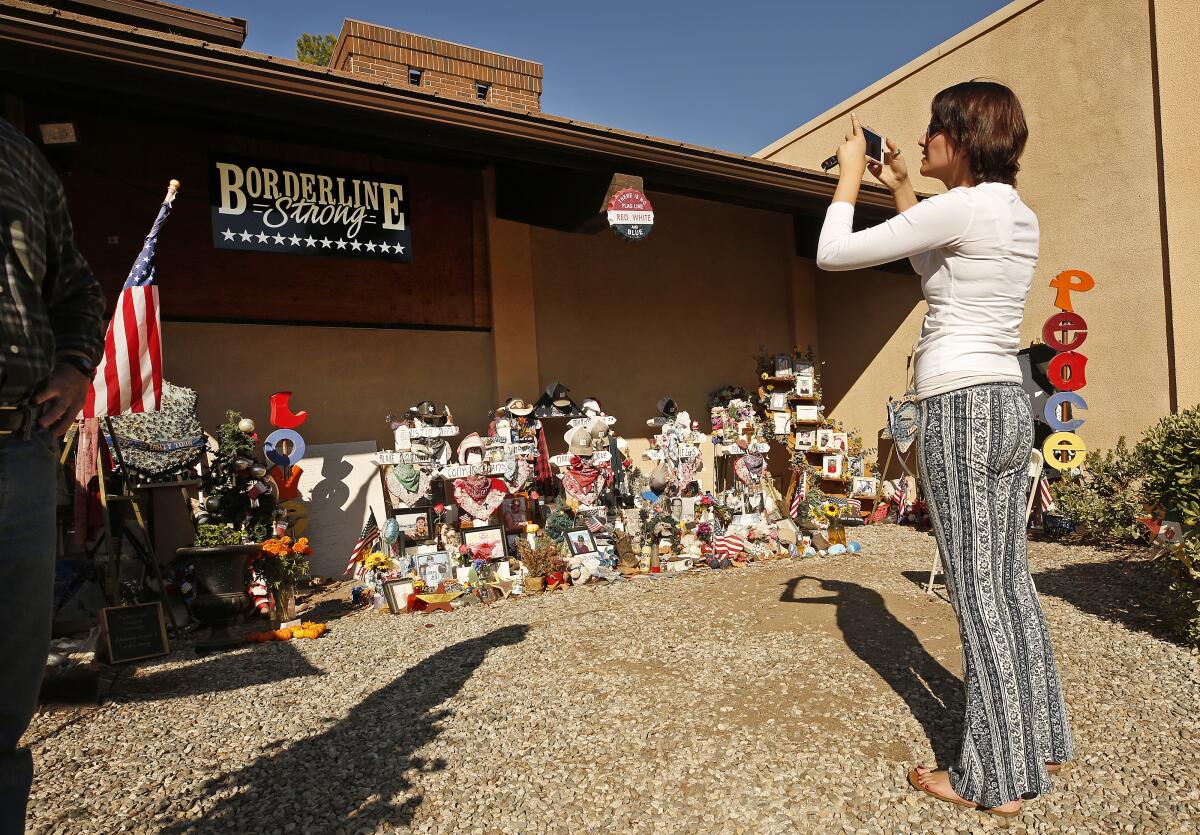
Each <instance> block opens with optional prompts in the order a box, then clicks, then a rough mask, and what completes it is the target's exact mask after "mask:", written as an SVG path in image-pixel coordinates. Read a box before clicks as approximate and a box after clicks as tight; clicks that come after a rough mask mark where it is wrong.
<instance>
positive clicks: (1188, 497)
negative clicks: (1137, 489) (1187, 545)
mask: <svg viewBox="0 0 1200 835" xmlns="http://www.w3.org/2000/svg"><path fill="white" fill-rule="evenodd" d="M1137 455H1138V456H1139V457H1140V458H1141V461H1142V468H1143V476H1144V477H1143V481H1142V497H1143V498H1144V499H1145V500H1146V504H1148V505H1150V506H1151V507H1158V508H1163V509H1164V510H1175V511H1176V512H1178V513H1179V521H1180V522H1181V523H1182V524H1183V529H1184V532H1185V533H1186V532H1188V531H1192V532H1196V533H1200V405H1197V406H1193V407H1192V408H1190V409H1188V410H1187V411H1184V412H1180V413H1179V414H1177V415H1167V416H1166V417H1165V418H1163V419H1162V420H1160V421H1159V422H1158V423H1156V424H1155V425H1154V426H1152V427H1150V429H1148V430H1147V431H1146V434H1145V435H1144V436H1143V437H1142V441H1141V443H1139V444H1138V445H1137Z"/></svg>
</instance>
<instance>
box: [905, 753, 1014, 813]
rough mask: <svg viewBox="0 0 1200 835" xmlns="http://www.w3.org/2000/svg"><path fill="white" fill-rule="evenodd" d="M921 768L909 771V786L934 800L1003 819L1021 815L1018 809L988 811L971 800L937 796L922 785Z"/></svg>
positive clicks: (933, 769)
mask: <svg viewBox="0 0 1200 835" xmlns="http://www.w3.org/2000/svg"><path fill="white" fill-rule="evenodd" d="M921 767H922V766H919V765H918V766H914V767H913V768H911V769H909V771H908V784H909V785H910V786H912V787H913V788H914V789H916V790H917V791H919V792H924V793H925V794H927V795H929V796H930V797H932V798H934V799H935V800H941V801H942V802H944V803H953V804H955V805H956V806H962V807H964V808H966V809H973V810H974V811H976V812H984V813H986V814H989V815H999V816H1000V817H1002V818H1015V817H1017V816H1018V815H1020V814H1021V810H1020V809H1017V810H1016V811H1015V812H1001V811H1000V810H999V809H988V808H986V807H983V806H980V805H979V804H978V803H974V802H972V801H970V800H963V799H962V798H961V797H942V796H941V795H940V794H935V793H933V792H931V791H930V790H929V789H927V788H925V787H924V786H922V785H921V775H920V774H919V773H918V772H917V769H918V768H921ZM940 770H942V769H936V768H931V769H930V771H940Z"/></svg>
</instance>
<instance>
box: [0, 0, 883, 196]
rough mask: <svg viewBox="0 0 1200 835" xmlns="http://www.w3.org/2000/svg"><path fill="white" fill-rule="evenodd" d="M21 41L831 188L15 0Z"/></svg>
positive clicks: (781, 186)
mask: <svg viewBox="0 0 1200 835" xmlns="http://www.w3.org/2000/svg"><path fill="white" fill-rule="evenodd" d="M4 41H8V42H12V43H19V44H24V45H26V46H30V47H35V48H37V49H42V50H51V51H54V52H57V53H60V54H69V55H73V56H77V57H81V58H84V59H86V60H89V61H101V62H110V63H117V64H123V65H127V66H134V67H138V68H141V69H146V70H151V71H155V72H161V73H165V74H170V75H175V76H184V77H189V78H193V79H202V80H204V81H207V82H212V83H216V84H223V85H233V86H236V87H238V88H240V89H244V90H253V91H260V92H264V93H269V94H272V95H279V96H286V97H290V98H291V99H293V100H296V101H298V102H300V101H307V102H311V103H321V104H323V105H328V104H331V103H332V104H337V105H340V106H344V107H347V108H350V109H353V110H358V111H361V112H363V113H372V114H376V115H379V114H384V115H387V116H389V117H396V118H400V119H403V120H405V121H406V122H409V123H415V124H420V125H424V126H428V127H443V128H452V129H454V130H458V131H466V132H470V133H472V134H475V135H478V136H479V137H481V138H489V137H491V138H496V139H504V140H505V141H507V142H512V141H514V140H516V141H518V142H521V143H529V144H531V145H535V146H538V147H541V148H545V149H547V150H553V149H558V150H563V151H569V152H571V153H574V154H585V155H595V156H598V157H603V158H606V159H610V160H621V161H626V162H628V163H629V164H630V167H633V168H650V169H653V170H659V171H664V172H674V173H677V174H681V175H686V176H688V177H689V178H690V179H691V180H692V181H693V182H704V183H707V184H708V185H709V186H711V187H712V189H713V193H714V194H721V193H725V192H728V191H730V190H731V189H732V190H734V191H736V190H738V189H746V190H748V191H750V192H753V193H755V194H756V195H758V196H760V197H761V195H763V194H769V195H771V198H772V200H771V202H772V203H778V206H779V208H780V209H781V210H788V209H789V208H801V207H802V206H805V207H808V208H811V204H812V203H813V201H814V200H821V199H824V200H828V199H829V198H830V197H831V196H832V194H833V190H834V186H835V183H834V182H833V181H832V180H831V179H830V178H829V177H827V176H825V175H823V174H821V173H818V172H814V171H808V170H805V169H801V168H796V167H794V166H790V165H786V164H782V163H778V162H773V161H769V160H763V159H759V158H755V157H750V156H745V155H741V154H735V153H729V152H725V151H718V150H715V149H712V148H704V147H701V146H696V145H690V144H688V143H685V142H679V141H674V140H669V139H662V138H658V137H652V136H649V135H645V134H637V133H632V132H628V131H622V130H617V129H614V128H609V127H605V126H602V125H592V124H589V123H585V122H579V121H575V120H572V119H566V118H563V117H559V116H553V115H550V114H546V113H530V114H520V113H511V112H507V111H503V110H499V109H497V108H494V107H489V106H487V105H476V104H474V103H472V102H465V101H464V102H457V101H449V100H447V99H444V98H439V97H437V96H434V95H430V94H428V93H426V92H418V91H413V90H406V89H403V88H401V87H395V86H389V85H387V84H386V83H381V82H375V81H372V80H368V79H364V78H362V77H360V76H357V75H355V74H354V73H350V72H342V71H337V70H332V69H329V68H324V67H315V66H311V65H307V64H302V63H300V62H297V61H292V60H288V59H283V58H276V57H273V56H269V55H263V54H260V53H255V52H250V51H248V50H244V49H238V48H234V47H228V46H222V45H219V44H213V43H207V42H204V41H199V40H195V39H193V38H187V37H183V36H178V35H171V34H166V33H161V32H157V31H152V30H146V29H140V28H138V27H135V26H129V25H124V24H118V23H113V22H111V21H107V20H99V19H96V18H89V17H86V16H82V15H77V14H73V13H68V12H63V11H61V10H58V9H53V8H50V7H46V6H41V5H38V4H35V3H28V2H22V0H6V2H5V4H4V5H3V6H0V42H4ZM860 202H861V203H863V204H864V205H866V206H872V207H876V208H881V209H882V208H890V207H891V206H892V200H891V196H890V194H888V192H887V191H886V190H885V189H882V188H877V187H874V186H870V185H867V186H864V188H863V190H862V193H861V196H860Z"/></svg>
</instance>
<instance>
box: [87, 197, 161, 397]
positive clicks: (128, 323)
mask: <svg viewBox="0 0 1200 835" xmlns="http://www.w3.org/2000/svg"><path fill="white" fill-rule="evenodd" d="M178 191H179V181H178V180H172V181H171V185H170V186H169V187H168V188H167V196H166V197H165V198H163V203H162V206H160V207H159V209H158V217H156V218H155V219H154V225H153V226H151V227H150V234H149V235H147V236H146V241H145V243H143V244H142V251H141V252H140V253H138V257H137V260H136V261H134V262H133V267H131V268H130V270H129V276H128V277H127V278H126V279H125V286H124V287H122V288H121V295H119V296H117V306H116V310H115V311H114V312H113V317H112V321H110V322H109V323H108V334H107V335H106V336H105V338H104V356H103V357H101V358H100V364H99V365H97V366H96V376H95V377H94V378H93V379H92V388H91V390H90V391H89V392H88V396H87V400H85V401H84V404H83V411H82V412H81V416H82V417H84V418H94V417H110V416H113V415H123V414H127V413H131V412H157V411H158V407H159V405H160V404H161V402H162V384H163V372H162V336H161V334H162V326H161V323H160V321H159V315H158V285H157V284H156V283H155V279H156V278H157V277H158V275H157V272H156V270H155V266H154V247H155V246H156V245H157V244H158V233H159V231H160V230H161V229H162V225H163V223H164V222H165V221H166V219H167V215H169V214H170V213H171V205H172V204H173V203H174V202H175V195H176V193H177V192H178Z"/></svg>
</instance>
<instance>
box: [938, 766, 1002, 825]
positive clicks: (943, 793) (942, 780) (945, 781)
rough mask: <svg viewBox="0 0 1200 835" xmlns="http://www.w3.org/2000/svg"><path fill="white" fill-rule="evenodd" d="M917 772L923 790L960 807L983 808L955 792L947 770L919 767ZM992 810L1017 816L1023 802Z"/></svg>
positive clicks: (995, 807) (994, 807) (996, 807)
mask: <svg viewBox="0 0 1200 835" xmlns="http://www.w3.org/2000/svg"><path fill="white" fill-rule="evenodd" d="M916 771H917V781H918V782H919V783H920V785H921V788H923V789H925V790H926V791H927V792H929V793H930V794H932V795H934V796H935V797H939V798H941V799H942V800H948V801H950V802H951V803H957V804H959V805H971V806H974V807H975V808H978V809H982V808H983V807H981V806H979V804H977V803H972V802H971V801H969V800H967V799H966V798H964V797H961V796H960V795H959V794H958V792H956V791H954V788H953V787H952V786H951V785H950V772H949V771H947V770H946V769H944V768H936V769H934V768H927V767H925V766H923V765H919V766H917V769H916ZM991 808H992V809H993V810H994V811H996V812H999V813H1001V814H1005V815H1008V814H1015V813H1017V812H1019V811H1021V801H1019V800H1012V801H1009V802H1008V803H1004V804H1001V805H1000V806H993V807H991Z"/></svg>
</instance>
